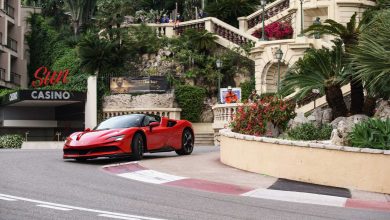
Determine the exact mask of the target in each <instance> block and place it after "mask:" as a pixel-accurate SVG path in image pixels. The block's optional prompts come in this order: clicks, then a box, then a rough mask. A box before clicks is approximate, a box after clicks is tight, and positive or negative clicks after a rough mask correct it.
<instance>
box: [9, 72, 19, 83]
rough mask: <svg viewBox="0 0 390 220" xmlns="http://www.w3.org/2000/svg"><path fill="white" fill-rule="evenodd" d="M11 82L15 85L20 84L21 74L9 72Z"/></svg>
mask: <svg viewBox="0 0 390 220" xmlns="http://www.w3.org/2000/svg"><path fill="white" fill-rule="evenodd" d="M11 82H12V83H13V84H15V85H20V84H21V82H22V76H21V75H19V74H17V73H14V72H11Z"/></svg>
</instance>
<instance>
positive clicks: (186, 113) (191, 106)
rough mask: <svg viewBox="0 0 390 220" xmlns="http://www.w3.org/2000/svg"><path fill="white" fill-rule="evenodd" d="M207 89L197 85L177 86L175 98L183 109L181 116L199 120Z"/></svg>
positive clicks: (190, 119) (189, 119)
mask: <svg viewBox="0 0 390 220" xmlns="http://www.w3.org/2000/svg"><path fill="white" fill-rule="evenodd" d="M205 97H206V90H205V89H203V88H201V87H197V86H188V85H182V86H177V87H176V88H175V98H176V102H177V103H178V104H179V107H180V108H181V109H182V111H181V118H182V119H186V120H188V121H191V122H199V121H200V115H201V114H202V109H203V101H204V99H205Z"/></svg>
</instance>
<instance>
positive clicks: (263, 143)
mask: <svg viewBox="0 0 390 220" xmlns="http://www.w3.org/2000/svg"><path fill="white" fill-rule="evenodd" d="M220 133H221V161H222V163H224V164H227V165H229V166H233V167H236V168H239V169H243V170H247V171H251V172H255V173H261V174H266V175H270V176H274V177H278V178H286V179H290V180H296V181H302V182H308V183H315V184H322V185H328V186H336V187H345V188H352V189H360V190H366V191H372V192H380V193H390V155H389V151H382V150H373V149H366V148H364V149H359V148H353V149H352V148H350V147H342V146H334V145H326V144H321V143H308V142H303V141H287V140H278V139H273V138H253V139H250V138H245V137H243V136H242V135H241V136H240V135H232V133H233V132H230V131H226V130H222V131H221V132H220ZM233 134H234V133H233ZM245 136H247V135H245Z"/></svg>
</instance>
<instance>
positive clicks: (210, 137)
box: [195, 133, 214, 145]
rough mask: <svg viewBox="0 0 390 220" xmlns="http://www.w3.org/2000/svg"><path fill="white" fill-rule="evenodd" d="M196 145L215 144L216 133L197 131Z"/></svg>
mask: <svg viewBox="0 0 390 220" xmlns="http://www.w3.org/2000/svg"><path fill="white" fill-rule="evenodd" d="M195 145H214V133H195Z"/></svg>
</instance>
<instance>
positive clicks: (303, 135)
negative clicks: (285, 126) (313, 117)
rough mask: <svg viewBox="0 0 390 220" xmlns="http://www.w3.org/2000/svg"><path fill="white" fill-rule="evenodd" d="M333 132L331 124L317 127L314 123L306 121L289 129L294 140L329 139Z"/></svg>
mask: <svg viewBox="0 0 390 220" xmlns="http://www.w3.org/2000/svg"><path fill="white" fill-rule="evenodd" d="M331 133H332V126H331V125H330V124H326V125H322V126H321V127H320V128H317V127H316V126H315V125H314V124H312V123H304V124H301V125H299V126H297V127H295V128H293V129H290V130H288V131H287V134H288V137H289V138H291V139H293V140H305V141H310V140H329V139H330V135H331Z"/></svg>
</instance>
